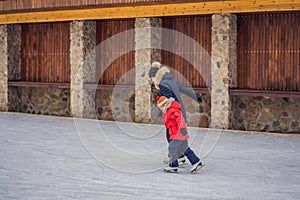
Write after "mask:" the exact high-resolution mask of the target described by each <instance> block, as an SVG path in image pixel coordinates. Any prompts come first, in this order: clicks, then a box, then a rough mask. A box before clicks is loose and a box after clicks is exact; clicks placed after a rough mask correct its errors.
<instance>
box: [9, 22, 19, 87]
mask: <svg viewBox="0 0 300 200" xmlns="http://www.w3.org/2000/svg"><path fill="white" fill-rule="evenodd" d="M7 33H8V38H7V43H8V49H7V56H8V63H7V65H8V80H9V81H20V80H21V60H22V56H21V42H22V41H21V40H22V37H21V35H22V27H21V25H20V24H11V25H7Z"/></svg>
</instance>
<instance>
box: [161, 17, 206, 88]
mask: <svg viewBox="0 0 300 200" xmlns="http://www.w3.org/2000/svg"><path fill="white" fill-rule="evenodd" d="M162 26H163V28H165V29H171V30H175V31H178V32H180V33H183V34H185V35H186V36H188V38H190V39H187V38H183V37H181V36H180V35H176V38H170V36H169V35H168V31H166V32H165V31H163V36H162V38H163V39H162V41H163V44H162V46H163V49H166V48H165V47H164V45H166V46H168V47H171V49H176V51H177V52H169V51H166V50H162V64H164V65H166V66H169V67H170V68H172V69H173V70H175V71H176V73H174V74H175V78H176V79H177V80H178V81H179V82H180V83H182V84H184V85H186V86H192V87H195V88H206V87H207V86H208V85H209V83H210V77H211V64H210V63H211V59H210V54H211V26H212V23H211V15H205V16H188V17H170V18H163V25H162ZM164 33H165V34H164ZM174 45H175V46H174ZM197 45H200V46H202V47H203V49H202V50H200V51H199V49H198V50H197V49H196V46H197ZM183 46H185V47H183ZM179 52H181V54H182V55H183V56H180V55H178V54H179ZM196 57H198V58H199V57H200V61H201V63H199V62H197V59H198V58H197V59H196ZM185 58H187V59H185ZM187 60H192V62H191V63H190V62H188V61H187ZM202 61H204V62H202ZM196 62H197V63H196ZM199 64H200V66H199ZM175 71H174V72H175Z"/></svg>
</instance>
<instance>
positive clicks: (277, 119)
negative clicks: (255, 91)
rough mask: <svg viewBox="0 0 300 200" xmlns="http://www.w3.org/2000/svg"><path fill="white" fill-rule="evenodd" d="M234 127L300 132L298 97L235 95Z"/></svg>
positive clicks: (239, 128) (248, 129)
mask: <svg viewBox="0 0 300 200" xmlns="http://www.w3.org/2000/svg"><path fill="white" fill-rule="evenodd" d="M234 112H235V113H236V121H235V129H238V130H247V131H265V132H282V133H300V99H299V98H280V97H250V96H237V98H236V105H235V108H234Z"/></svg>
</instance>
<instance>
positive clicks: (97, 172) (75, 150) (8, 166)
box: [0, 113, 300, 200]
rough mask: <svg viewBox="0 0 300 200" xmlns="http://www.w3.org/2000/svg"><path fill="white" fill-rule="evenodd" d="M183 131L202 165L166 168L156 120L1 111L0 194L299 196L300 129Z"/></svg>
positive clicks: (27, 197) (29, 197)
mask: <svg viewBox="0 0 300 200" xmlns="http://www.w3.org/2000/svg"><path fill="white" fill-rule="evenodd" d="M189 131H190V139H189V143H190V145H191V147H192V149H193V150H194V152H195V153H196V154H197V155H199V156H200V157H201V159H202V161H203V162H204V163H205V166H204V167H203V168H202V169H201V170H200V171H198V173H197V174H190V173H189V170H190V167H191V166H190V164H185V165H183V166H181V167H180V168H179V173H176V174H168V173H165V172H163V170H162V169H163V167H164V164H163V162H162V160H163V159H164V157H165V156H166V155H167V143H166V139H165V130H164V127H163V126H161V125H145V124H133V123H123V122H107V121H98V120H83V119H75V118H62V117H51V116H40V115H27V114H16V113H0V199H1V200H6V199H22V200H41V199H47V200H48V199H51V200H52V199H53V200H54V199H55V200H57V199H62V200H71V199H72V200H73V199H90V200H92V199H95V200H98V199H100V200H135V199H149V200H150V199H151V200H152V199H153V200H155V199H157V200H158V199H161V200H165V199H166V200H167V199H169V200H174V199H186V200H200V199H215V200H222V199H224V200H225V199H236V200H243V199H253V200H258V199H264V200H268V199H275V200H277V199H278V200H279V199H280V200H281V199H285V200H298V199H300V135H280V134H257V133H250V132H238V131H222V130H215V129H201V128H189Z"/></svg>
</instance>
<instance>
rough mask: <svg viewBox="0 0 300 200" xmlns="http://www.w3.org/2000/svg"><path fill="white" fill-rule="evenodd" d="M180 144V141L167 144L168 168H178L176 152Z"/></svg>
mask: <svg viewBox="0 0 300 200" xmlns="http://www.w3.org/2000/svg"><path fill="white" fill-rule="evenodd" d="M181 143H182V141H181V140H171V141H170V143H169V156H170V159H171V160H170V167H178V160H177V159H178V150H179V148H180V146H181Z"/></svg>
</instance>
